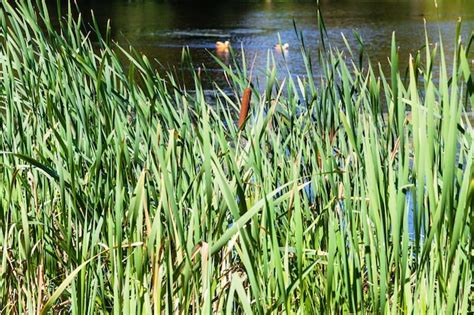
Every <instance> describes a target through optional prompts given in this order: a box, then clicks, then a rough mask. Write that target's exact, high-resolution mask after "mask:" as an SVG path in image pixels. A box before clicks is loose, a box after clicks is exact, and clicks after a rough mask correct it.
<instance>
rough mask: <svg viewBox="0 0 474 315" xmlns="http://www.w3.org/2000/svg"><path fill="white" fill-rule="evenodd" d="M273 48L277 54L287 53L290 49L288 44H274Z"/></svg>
mask: <svg viewBox="0 0 474 315" xmlns="http://www.w3.org/2000/svg"><path fill="white" fill-rule="evenodd" d="M273 48H275V51H277V52H280V53H284V52H287V51H288V49H289V48H290V44H288V43H284V44H276V45H275V46H273Z"/></svg>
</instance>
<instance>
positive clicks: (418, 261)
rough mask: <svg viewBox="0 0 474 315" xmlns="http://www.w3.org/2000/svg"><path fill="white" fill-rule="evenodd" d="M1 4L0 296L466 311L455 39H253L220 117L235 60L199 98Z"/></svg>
mask: <svg viewBox="0 0 474 315" xmlns="http://www.w3.org/2000/svg"><path fill="white" fill-rule="evenodd" d="M69 12H70V10H69ZM0 21H1V28H0V77H1V81H0V82H1V83H0V125H1V127H2V129H1V132H0V151H1V155H0V179H1V180H0V222H1V224H0V257H1V262H0V307H1V308H0V313H6V314H12V313H13V314H14V313H18V314H22V313H30V314H34V313H37V312H39V313H42V314H46V313H48V312H54V313H57V312H61V311H62V312H67V313H73V314H93V313H114V314H137V313H139V314H150V313H156V314H160V313H169V314H171V313H173V314H175V313H181V314H187V313H211V312H214V313H222V312H226V313H258V314H264V313H271V312H275V313H280V312H287V313H301V314H303V313H308V314H309V313H349V312H350V313H357V312H362V313H393V314H398V313H416V314H418V313H440V314H441V313H442V314H467V313H469V312H470V311H472V300H473V296H472V293H471V291H472V289H471V282H472V270H471V263H470V262H471V259H472V255H473V253H472V236H471V230H472V208H473V205H474V198H473V196H474V177H473V174H474V170H473V165H472V164H473V160H474V146H473V136H474V130H473V128H472V125H471V123H470V121H469V119H468V118H467V114H466V113H467V111H471V110H472V109H473V106H474V87H473V75H472V71H471V68H470V62H469V60H467V58H466V56H467V54H468V51H469V45H467V46H464V45H462V43H461V41H460V40H459V39H454V40H456V54H455V56H453V60H454V61H453V62H452V64H449V65H448V64H446V59H447V58H446V56H445V55H444V49H443V46H442V43H441V42H440V43H439V44H438V45H437V46H429V45H428V38H427V46H426V47H434V48H433V49H432V50H430V49H425V50H424V51H423V52H422V53H421V54H420V55H419V56H413V58H412V59H410V61H409V65H410V66H409V70H408V75H407V77H405V69H399V68H398V60H397V59H398V56H397V49H396V47H397V44H396V39H395V36H394V37H393V39H392V41H393V43H392V45H393V49H392V55H391V56H390V60H391V73H389V74H386V75H385V74H384V73H383V72H382V71H381V70H380V71H378V70H379V69H373V68H372V66H370V65H369V66H365V68H363V67H362V65H359V64H358V62H354V63H351V62H348V59H347V58H348V57H350V53H349V52H348V51H346V52H341V51H338V50H336V49H331V48H329V47H328V45H329V44H328V43H327V42H326V43H325V45H326V50H321V51H320V53H319V55H318V56H319V61H318V64H319V67H320V69H318V71H319V73H317V74H316V73H312V72H311V71H312V70H311V69H313V68H314V67H312V66H311V60H310V59H309V55H310V52H307V51H305V50H304V48H302V54H303V55H304V56H305V62H306V64H307V72H308V73H307V75H306V76H305V77H299V78H295V77H292V76H291V75H288V76H286V77H285V79H284V80H281V81H280V80H277V71H278V69H277V68H276V67H275V65H274V64H275V63H274V60H273V57H271V56H269V58H268V66H267V75H266V77H265V80H266V82H264V83H263V84H262V82H260V85H254V86H252V87H251V89H252V93H251V102H250V111H249V114H248V116H247V120H246V121H245V123H238V121H237V120H238V119H239V107H240V98H241V97H242V93H243V92H244V91H245V89H246V88H248V87H249V83H248V79H249V76H250V70H249V69H248V65H247V64H246V62H245V60H243V61H242V62H240V64H239V66H237V64H235V63H232V66H226V65H225V64H222V65H221V66H222V67H223V69H224V71H225V73H226V76H227V78H228V80H229V84H230V87H231V88H232V91H233V94H230V95H229V94H228V93H224V92H223V87H218V86H215V87H214V90H213V91H214V101H213V102H212V104H211V102H209V101H208V100H207V99H206V98H205V97H204V92H203V88H202V85H201V81H200V78H199V76H198V74H197V73H196V74H193V82H194V86H193V87H192V88H190V87H189V86H188V89H184V88H183V87H182V85H181V84H180V83H179V80H178V79H177V78H175V77H174V76H172V75H169V76H163V75H159V74H158V73H157V71H156V70H155V67H154V65H153V64H152V63H151V62H149V61H148V59H147V58H146V57H145V56H141V55H140V54H138V53H136V52H134V51H133V50H132V51H130V50H127V49H121V48H118V47H116V46H115V45H114V44H112V42H111V39H110V34H109V33H107V34H105V35H104V36H103V37H101V36H100V34H97V35H98V36H99V38H100V39H101V41H100V47H99V48H98V49H93V47H92V44H91V42H90V40H89V39H88V37H87V35H86V34H85V33H84V32H83V30H84V28H85V27H84V25H83V23H82V21H81V19H75V18H73V16H72V14H70V13H69V14H68V15H66V17H64V18H63V19H61V25H60V30H59V31H58V30H55V28H53V27H52V25H51V22H50V19H49V14H48V12H47V10H46V6H45V5H44V3H42V2H41V1H38V2H37V3H35V4H32V2H31V1H19V3H18V5H17V8H16V9H14V8H12V7H11V5H10V4H9V3H8V2H7V1H2V3H1V4H0ZM320 27H321V30H322V32H323V31H324V24H323V22H322V20H320ZM323 33H324V32H323ZM471 38H472V37H471ZM387 40H390V39H387ZM449 40H451V39H449ZM468 43H469V41H468ZM354 53H356V52H354ZM117 54H123V55H125V56H126V58H127V60H128V66H127V67H124V65H123V64H122V63H121V62H120V59H119V58H118V56H117ZM348 54H349V56H348ZM185 55H186V54H185ZM435 66H437V69H439V70H438V71H437V72H436V75H435V74H434V72H433V68H434V67H435ZM449 69H451V70H449ZM438 72H439V74H438ZM376 73H377V74H376ZM316 78H317V79H316ZM384 108H385V110H384ZM408 113H410V114H408ZM239 125H241V128H239V127H240V126H239ZM470 308H471V309H470Z"/></svg>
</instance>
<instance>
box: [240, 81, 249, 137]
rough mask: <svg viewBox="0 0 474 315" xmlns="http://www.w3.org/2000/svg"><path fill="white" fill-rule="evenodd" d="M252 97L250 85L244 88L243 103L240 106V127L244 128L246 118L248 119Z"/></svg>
mask: <svg viewBox="0 0 474 315" xmlns="http://www.w3.org/2000/svg"><path fill="white" fill-rule="evenodd" d="M251 98H252V89H251V88H250V87H248V88H246V89H245V90H244V95H243V96H242V104H241V106H240V115H239V129H240V130H242V128H243V127H244V123H245V120H246V119H247V114H248V112H249V106H250V99H251Z"/></svg>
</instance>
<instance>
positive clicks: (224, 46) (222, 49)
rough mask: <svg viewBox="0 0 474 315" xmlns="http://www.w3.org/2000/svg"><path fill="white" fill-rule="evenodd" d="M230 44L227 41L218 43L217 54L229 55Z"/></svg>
mask: <svg viewBox="0 0 474 315" xmlns="http://www.w3.org/2000/svg"><path fill="white" fill-rule="evenodd" d="M229 49H230V42H229V41H228V40H226V41H225V42H216V51H217V53H221V54H222V53H225V54H227V53H229Z"/></svg>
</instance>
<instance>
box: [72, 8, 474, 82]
mask: <svg viewBox="0 0 474 315" xmlns="http://www.w3.org/2000/svg"><path fill="white" fill-rule="evenodd" d="M197 2H198V1H184V2H183V1H166V2H162V1H153V0H142V1H133V0H128V1H126V0H105V1H104V0H101V1H95V0H83V1H79V6H80V8H81V11H82V12H90V10H93V11H94V14H95V15H96V17H97V18H98V20H99V22H100V23H101V24H102V25H105V23H106V21H107V19H109V18H110V19H111V25H112V34H113V38H114V39H115V40H117V41H118V42H119V43H120V44H122V45H125V46H126V45H129V44H130V45H133V46H134V47H135V48H137V49H138V50H139V51H141V52H143V53H144V54H146V55H147V56H148V57H149V58H150V59H153V58H155V59H156V60H158V61H159V62H160V64H161V66H162V67H164V68H168V67H179V64H180V60H181V51H182V47H183V46H187V47H189V49H190V51H191V53H192V58H193V62H194V64H195V65H196V66H200V65H204V66H205V67H206V69H207V70H208V71H209V72H210V73H213V72H214V74H212V76H214V78H215V79H217V80H218V81H219V78H220V77H221V76H222V74H221V73H220V69H219V66H218V65H217V63H216V62H215V60H214V59H213V57H212V56H211V54H212V53H215V42H216V41H225V40H228V41H230V42H231V45H232V47H233V48H234V49H237V50H240V48H241V47H243V49H244V51H245V54H246V56H247V60H249V62H250V61H252V60H253V59H254V57H256V58H255V72H256V73H258V72H259V71H260V72H261V71H263V69H264V68H265V64H266V56H267V52H268V51H273V46H274V45H275V44H276V43H278V38H279V36H280V38H281V41H282V42H283V43H288V44H289V49H288V53H287V54H286V58H285V60H283V58H282V57H281V56H278V54H277V56H276V58H277V61H278V62H279V63H284V64H285V67H286V66H287V67H288V68H289V70H290V71H291V72H292V73H293V74H295V75H299V74H304V73H305V71H304V65H303V62H302V57H301V53H300V49H299V41H298V38H297V36H296V33H295V30H294V24H293V22H295V24H296V26H297V28H298V29H299V31H302V32H303V35H304V39H305V43H306V45H307V47H308V48H309V49H310V50H313V51H314V52H315V54H314V55H316V51H317V48H318V47H319V46H320V45H321V41H320V36H319V32H318V30H317V17H316V3H315V1H271V0H267V1H226V0H221V1H199V3H197ZM437 2H438V3H437V4H438V8H436V7H435V1H434V0H321V7H322V12H323V15H324V19H325V22H326V26H327V30H328V33H329V38H330V40H331V43H332V44H333V45H334V46H338V47H341V48H342V47H343V45H344V42H343V40H342V37H341V33H343V34H344V35H345V36H346V37H347V39H348V41H349V42H350V43H351V45H353V46H354V47H356V48H357V41H356V38H355V36H354V34H353V32H354V31H356V32H358V33H359V34H360V35H361V37H362V39H363V40H364V44H365V51H366V52H367V54H368V55H369V56H370V59H371V60H372V61H373V62H380V63H381V64H382V66H383V67H386V66H387V64H388V61H387V57H388V56H389V55H390V41H391V34H392V32H393V31H395V32H396V34H397V40H398V45H399V47H400V48H399V49H400V55H401V56H400V60H401V62H402V64H403V62H405V64H406V61H407V60H408V56H409V54H410V53H416V51H417V50H418V49H420V48H421V47H422V46H423V45H424V20H425V19H426V20H427V29H428V33H429V35H430V36H431V37H432V39H433V41H437V40H438V34H439V33H441V34H442V36H443V38H444V44H445V46H446V47H447V50H448V51H449V52H452V50H453V47H454V43H453V38H454V37H455V31H456V21H457V20H458V18H459V17H462V19H463V35H464V37H465V38H466V37H467V36H468V35H469V34H471V32H473V30H474V0H437ZM86 15H87V14H86ZM472 50H474V49H472ZM279 55H281V54H279ZM221 57H222V56H221ZM473 57H474V54H473V53H471V58H473ZM224 58H225V57H224ZM221 79H222V78H221Z"/></svg>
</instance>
